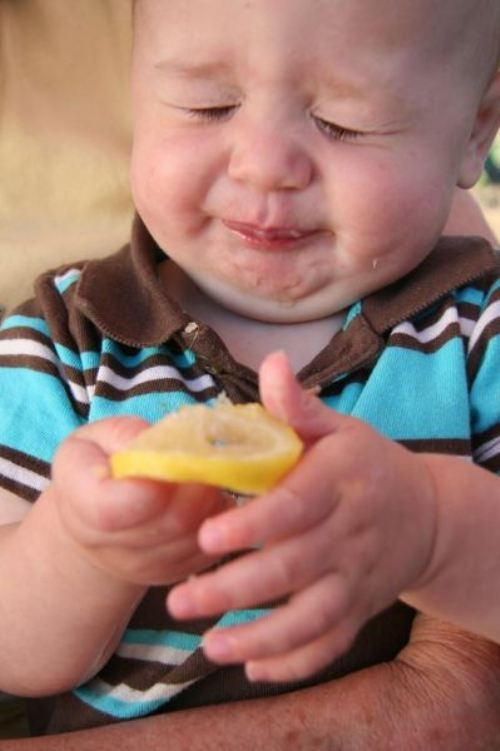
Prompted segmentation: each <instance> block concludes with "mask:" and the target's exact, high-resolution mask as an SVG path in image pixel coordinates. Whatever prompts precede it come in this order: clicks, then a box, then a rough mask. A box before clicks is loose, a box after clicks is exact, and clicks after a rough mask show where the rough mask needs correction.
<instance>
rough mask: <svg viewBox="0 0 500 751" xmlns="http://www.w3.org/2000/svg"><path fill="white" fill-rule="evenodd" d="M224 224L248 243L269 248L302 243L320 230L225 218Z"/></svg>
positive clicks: (281, 247)
mask: <svg viewBox="0 0 500 751" xmlns="http://www.w3.org/2000/svg"><path fill="white" fill-rule="evenodd" d="M223 224H224V225H225V226H226V227H227V228H228V229H229V230H230V231H231V232H234V234H236V235H238V237H239V238H241V239H242V240H244V241H245V242H246V243H247V244H248V245H251V246H253V247H258V248H261V249H269V250H273V249H276V250H278V249H285V248H286V247H293V246H296V245H300V244H301V243H302V242H303V241H306V240H309V239H310V238H311V237H312V236H313V235H316V234H317V232H318V231H317V230H310V229H302V228H297V227H260V226H258V225H255V224H247V223H245V222H238V221H233V220H229V219H225V220H223Z"/></svg>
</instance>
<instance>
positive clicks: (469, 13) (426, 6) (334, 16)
mask: <svg viewBox="0 0 500 751" xmlns="http://www.w3.org/2000/svg"><path fill="white" fill-rule="evenodd" d="M132 2H133V7H134V18H135V28H136V31H137V29H138V28H144V27H147V29H148V33H149V34H151V33H154V30H163V31H164V32H165V34H166V36H167V37H168V38H170V37H171V35H172V34H175V33H176V31H177V30H179V29H183V30H184V31H185V30H186V29H188V30H189V34H190V35H191V37H192V38H193V39H199V40H200V41H203V40H204V39H205V38H206V37H207V36H209V35H211V34H214V32H215V33H219V34H220V35H221V36H222V37H227V38H230V36H231V25H230V22H231V20H234V19H240V18H242V17H244V18H245V21H246V22H247V23H248V25H249V26H252V25H254V26H255V29H256V32H257V33H255V34H254V35H253V36H252V38H251V40H252V44H253V45H255V47H257V48H258V46H259V44H260V43H261V40H262V36H263V35H262V34H260V35H259V33H258V32H259V30H260V31H262V30H263V29H264V30H265V26H266V24H265V21H266V19H269V18H272V20H273V25H272V28H273V34H275V35H276V38H277V39H279V37H280V36H281V34H282V33H285V31H284V30H285V28H286V29H289V28H290V26H293V24H294V22H295V23H296V24H297V25H300V24H301V18H305V17H307V20H308V26H309V28H310V27H311V25H312V26H314V24H315V22H317V24H318V27H320V28H321V29H322V30H323V31H325V32H326V33H329V32H331V33H335V34H339V33H342V32H343V31H344V29H345V32H346V33H351V35H352V32H353V27H355V26H356V23H359V22H361V24H362V25H363V27H365V28H366V27H367V28H368V34H371V35H372V36H373V37H375V36H377V35H378V36H379V37H383V36H384V34H385V35H386V36H387V39H389V40H391V39H392V40H394V43H398V44H404V43H408V44H413V45H417V46H419V45H422V46H425V47H428V48H429V49H430V48H431V47H434V48H436V49H438V48H439V47H440V46H442V47H443V52H444V53H445V54H446V53H447V52H448V51H451V50H453V52H454V54H456V55H458V56H460V55H462V56H463V57H467V55H468V54H469V50H470V48H471V47H474V48H476V51H477V53H478V56H479V57H481V54H483V55H484V53H485V50H484V48H482V47H483V44H484V45H486V47H488V45H489V46H493V47H495V46H497V47H498V46H499V38H500V0H315V2H311V0H132ZM305 12H306V13H307V16H305V15H304V13H305ZM280 18H282V20H283V24H282V25H281V26H280V24H279V19H280ZM365 38H366V37H365ZM247 39H248V37H247ZM243 43H244V42H243V40H242V44H243Z"/></svg>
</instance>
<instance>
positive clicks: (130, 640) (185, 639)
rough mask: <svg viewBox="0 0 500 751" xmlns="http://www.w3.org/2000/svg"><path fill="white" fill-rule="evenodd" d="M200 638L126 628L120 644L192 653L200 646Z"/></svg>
mask: <svg viewBox="0 0 500 751" xmlns="http://www.w3.org/2000/svg"><path fill="white" fill-rule="evenodd" d="M201 640H202V637H201V636H197V635H196V634H188V633H186V632H184V631H154V630H152V629H135V628H128V629H127V630H126V631H125V633H124V635H123V639H122V642H123V643H124V644H145V645H147V646H158V645H161V646H163V647H173V648H174V649H181V650H183V651H185V652H194V650H195V649H198V647H199V646H200V644H201Z"/></svg>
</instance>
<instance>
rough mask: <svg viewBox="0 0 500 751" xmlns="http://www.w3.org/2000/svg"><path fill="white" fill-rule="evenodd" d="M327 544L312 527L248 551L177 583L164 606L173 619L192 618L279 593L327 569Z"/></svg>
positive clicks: (300, 585)
mask: <svg viewBox="0 0 500 751" xmlns="http://www.w3.org/2000/svg"><path fill="white" fill-rule="evenodd" d="M329 546H330V543H329V540H328V538H327V537H325V540H324V541H323V542H321V540H318V535H317V530H316V529H313V530H311V531H310V532H309V533H306V534H304V535H303V536H301V537H300V538H291V539H289V540H283V541H282V542H280V543H277V544H274V545H272V546H269V547H266V548H263V549H262V550H258V551H256V552H253V553H248V554H247V555H245V556H243V557H240V558H238V559H237V560H234V561H231V562H229V563H226V564H225V565H223V566H221V567H220V568H218V569H217V571H214V572H213V573H209V574H205V575H204V576H202V577H198V578H195V579H190V580H189V581H187V582H184V583H183V584H180V585H179V586H178V587H176V588H175V589H174V590H172V592H171V593H170V595H169V598H168V606H169V608H170V611H171V613H172V615H173V616H174V617H176V618H196V617H201V616H209V615H215V614H217V613H222V612H224V611H226V610H231V609H235V608H246V607H252V606H255V605H261V604H262V603H264V602H269V601H271V600H276V599H279V598H282V597H284V596H286V595H289V594H290V593H293V592H297V591H300V590H301V589H303V588H304V587H305V586H307V585H308V584H309V583H310V582H312V581H316V580H317V579H321V578H322V577H323V576H324V574H325V573H326V572H327V570H328V569H331V568H332V562H331V560H330V558H329V556H328V555H327V547H329Z"/></svg>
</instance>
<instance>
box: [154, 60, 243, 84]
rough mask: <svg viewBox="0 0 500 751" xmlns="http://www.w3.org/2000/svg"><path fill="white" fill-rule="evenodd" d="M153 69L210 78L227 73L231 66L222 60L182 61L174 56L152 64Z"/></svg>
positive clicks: (191, 76) (175, 74)
mask: <svg viewBox="0 0 500 751" xmlns="http://www.w3.org/2000/svg"><path fill="white" fill-rule="evenodd" d="M154 68H155V70H157V71H159V72H160V73H166V74H168V75H171V76H176V77H179V78H194V79H196V78H198V79H204V78H205V79H206V78H212V77H213V76H216V75H221V74H223V75H227V74H228V73H229V72H230V71H231V66H230V65H229V64H228V63H227V62H224V61H217V62H212V61H208V60H207V61H200V62H196V61H193V60H189V61H184V60H177V59H174V58H164V59H163V60H159V61H158V62H157V63H155V65H154Z"/></svg>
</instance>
